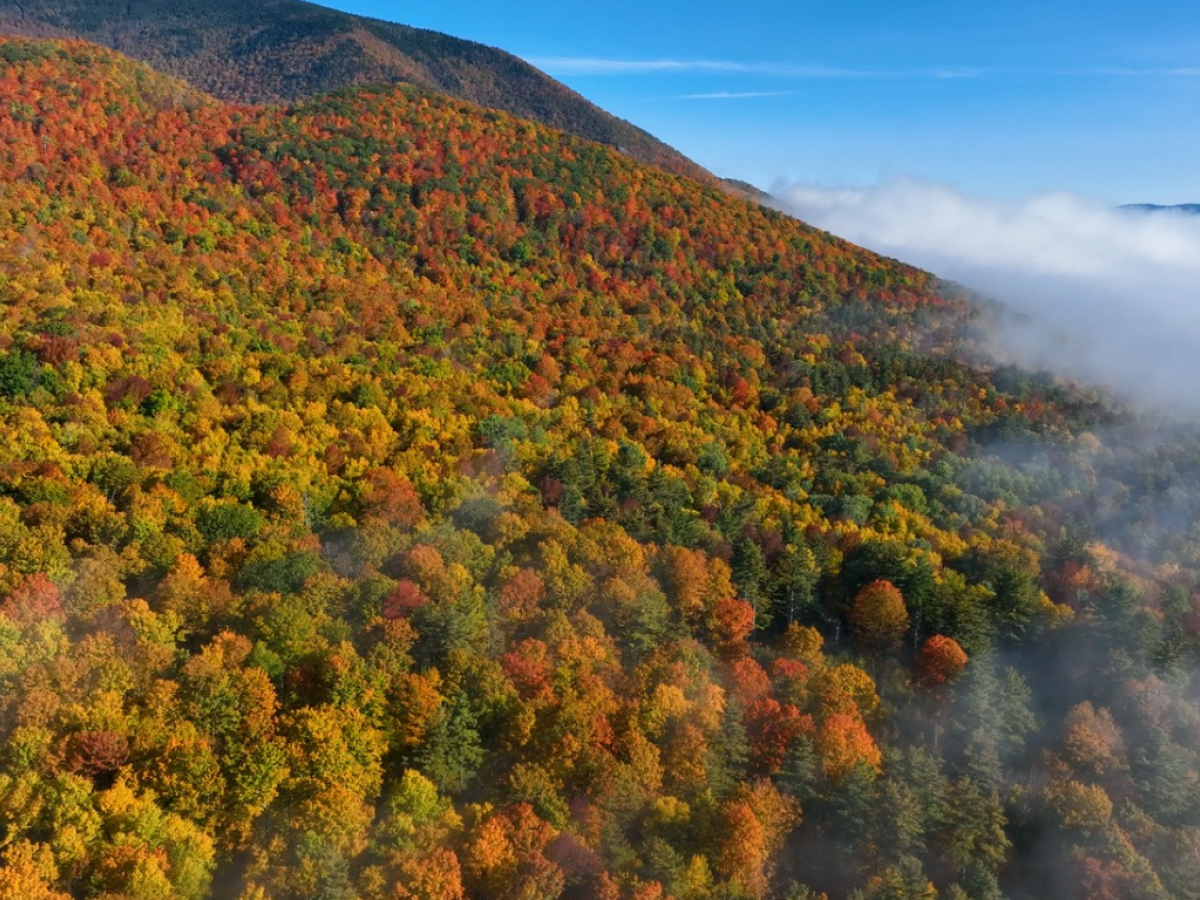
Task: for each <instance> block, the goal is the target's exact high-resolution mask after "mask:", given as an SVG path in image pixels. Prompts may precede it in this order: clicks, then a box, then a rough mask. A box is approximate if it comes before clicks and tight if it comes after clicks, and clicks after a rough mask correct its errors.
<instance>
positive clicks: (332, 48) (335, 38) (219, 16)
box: [0, 0, 720, 187]
mask: <svg viewBox="0 0 1200 900" xmlns="http://www.w3.org/2000/svg"><path fill="white" fill-rule="evenodd" d="M0 33H9V34H15V35H21V36H26V37H59V38H61V37H76V38H82V39H84V40H87V41H91V42H93V43H97V44H102V45H104V46H107V47H110V48H112V49H115V50H119V51H121V52H122V53H124V54H126V55H128V56H131V57H134V58H136V59H140V60H143V61H145V62H148V63H150V64H151V65H152V66H154V67H155V68H156V69H158V70H160V71H163V72H166V73H168V74H170V75H174V76H176V77H178V78H182V79H183V80H185V81H187V82H189V83H190V84H193V85H195V86H196V87H198V88H200V89H201V90H204V91H207V92H208V93H210V94H212V95H213V96H215V97H217V98H219V99H222V100H231V101H236V102H241V103H275V102H286V101H293V100H298V99H302V98H304V97H309V96H312V95H314V94H319V93H324V92H327V91H331V90H335V89H337V88H340V87H345V86H347V85H353V84H364V83H370V82H381V83H398V82H405V83H410V84H414V85H416V86H418V87H422V88H426V89H428V90H435V91H440V92H443V93H446V94H450V95H451V96H454V97H457V98H459V99H462V100H466V101H468V102H470V103H474V104H476V105H478V106H486V107H491V108H493V109H499V110H503V111H504V112H509V113H513V114H514V115H517V116H520V117H522V118H526V119H533V120H535V121H538V122H541V123H542V124H545V125H549V126H551V127H552V128H557V129H559V130H562V131H567V132H570V133H572V134H575V135H578V136H579V137H583V138H586V139H587V140H592V141H596V142H597V143H601V144H607V145H608V146H611V147H618V148H620V149H621V150H622V152H624V153H626V154H627V155H629V156H632V157H633V158H635V159H638V160H640V161H642V162H648V163H650V164H652V165H655V166H658V167H659V168H662V169H664V170H666V171H668V172H671V173H673V174H676V175H685V176H687V177H689V178H692V179H694V180H696V181H699V182H701V183H702V184H705V185H707V186H710V187H719V186H720V182H719V180H718V179H717V178H716V177H715V176H713V175H712V174H711V173H709V172H707V171H706V170H704V169H703V168H701V167H700V166H699V165H697V164H696V163H694V162H692V161H691V160H689V159H687V158H686V157H685V156H683V155H682V154H681V153H679V152H678V151H676V150H674V149H672V148H671V147H668V146H667V145H666V144H664V143H662V142H661V141H659V140H657V139H656V138H654V137H653V136H651V135H650V134H648V133H647V132H645V131H643V130H642V129H640V128H638V127H636V126H635V125H632V124H630V123H629V122H626V121H624V120H622V119H619V118H617V117H616V116H613V115H611V114H610V113H607V112H605V111H604V110H602V109H600V108H599V107H597V106H596V105H594V104H593V103H591V102H589V101H588V100H586V99H585V98H584V97H582V96H580V95H579V94H578V93H576V92H575V91H573V90H571V89H570V88H568V87H567V86H566V85H564V84H562V83H560V82H558V81H555V80H554V79H553V78H551V77H550V76H548V75H546V74H545V73H544V72H541V71H540V70H538V69H536V68H535V67H534V66H532V65H530V64H529V63H527V62H525V61H524V60H522V59H520V58H518V57H516V56H513V55H512V54H510V53H507V52H505V51H503V50H499V49H496V48H494V47H488V46H485V45H483V44H479V43H475V42H473V41H467V40H462V39H460V38H455V37H451V36H450V35H446V34H441V33H439V32H435V31H427V30H424V29H420V28H413V27H410V26H407V25H399V24H395V23H391V22H384V21H381V20H378V19H370V18H365V17H362V16H355V15H351V14H349V13H343V12H339V11H337V10H333V9H328V8H326V7H323V6H318V5H316V4H313V3H306V2H302V0H263V2H256V3H245V2H242V0H195V2H190V3H187V4H178V3H175V2H170V0H119V2H118V0H87V2H82V0H20V2H17V0H0Z"/></svg>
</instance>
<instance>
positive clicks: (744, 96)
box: [678, 91, 795, 100]
mask: <svg viewBox="0 0 1200 900" xmlns="http://www.w3.org/2000/svg"><path fill="white" fill-rule="evenodd" d="M794 93H795V91H716V92H714V93H711V94H684V95H683V96H682V97H680V98H678V99H680V100H751V99H755V98H758V97H791V96H792V95H793V94H794Z"/></svg>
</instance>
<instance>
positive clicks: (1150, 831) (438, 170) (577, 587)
mask: <svg viewBox="0 0 1200 900" xmlns="http://www.w3.org/2000/svg"><path fill="white" fill-rule="evenodd" d="M996 315H997V312H996V310H995V309H994V307H992V306H991V305H989V304H987V303H982V302H980V301H979V300H978V299H977V298H975V297H974V296H972V295H971V294H969V293H968V292H967V291H966V290H965V289H962V288H959V287H957V286H955V285H951V284H947V283H944V282H941V281H939V280H938V279H937V278H936V277H934V276H933V275H930V274H927V273H925V272H922V271H919V270H917V269H914V268H910V267H908V266H905V265H903V264H901V263H898V262H896V261H893V260H889V259H884V258H881V257H878V256H875V255H873V254H871V253H869V252H868V251H865V250H862V249H860V248H857V247H855V246H853V245H850V244H848V243H845V242H843V241H840V240H839V239H837V238H834V237H832V236H830V235H828V234H825V233H823V232H820V231H818V230H816V229H813V228H810V227H808V226H806V225H804V224H803V223H801V222H799V221H797V220H795V219H792V218H789V217H787V216H785V215H782V214H780V213H777V212H774V211H771V210H769V209H767V208H765V207H763V206H760V205H758V204H756V203H753V202H747V201H745V200H742V199H739V198H736V197H732V196H729V195H727V194H726V193H723V192H721V191H720V190H718V189H716V188H714V187H712V186H709V185H706V184H701V183H698V182H696V181H693V180H690V179H689V178H688V177H686V176H684V175H679V174H671V173H668V172H665V171H662V170H659V169H657V168H654V167H652V166H650V165H649V164H646V163H642V162H639V161H636V160H634V159H632V158H631V157H629V156H626V155H624V154H622V153H620V152H617V151H616V150H614V149H611V148H608V147H605V146H602V145H600V144H594V143H589V142H588V141H585V140H582V139H580V138H576V137H572V136H569V135H566V134H564V133H562V132H558V131H554V130H551V129H549V128H547V127H545V126H543V125H538V124H533V123H531V122H529V121H525V120H522V119H518V118H514V117H512V116H510V115H508V114H505V113H501V112H497V111H492V110H485V109H483V108H479V107H475V106H471V105H469V104H467V103H465V102H462V101H459V100H454V99H450V98H449V97H446V96H443V95H440V94H435V93H430V92H426V91H424V90H422V89H419V88H416V87H411V86H388V87H370V86H367V87H353V88H346V89H342V90H337V91H334V92H333V93H328V94H324V95H321V96H318V97H314V98H311V99H307V100H300V101H297V102H295V103H293V104H292V105H269V106H256V105H244V104H237V103H232V102H223V101H218V100H216V99H213V98H212V97H210V96H209V95H206V94H203V93H201V92H199V91H198V90H196V89H194V88H192V87H189V86H187V85H186V84H184V83H183V82H180V81H176V80H173V79H171V78H169V77H167V76H164V75H160V74H158V73H156V72H155V71H153V70H152V69H150V68H149V67H147V66H146V65H144V64H142V63H136V62H132V61H130V60H129V59H127V58H125V57H122V56H120V55H118V54H115V53H113V52H111V51H108V50H103V49H100V48H98V47H95V46H92V45H89V44H84V43H80V42H53V41H42V42H31V41H26V40H20V39H0V436H2V438H3V439H2V440H0V598H2V599H0V900H66V898H105V900H204V898H218V900H220V898H230V900H555V898H563V900H593V898H595V900H667V898H675V900H766V898H780V900H818V898H827V900H908V898H912V900H918V898H919V900H936V898H942V900H999V898H1012V900H1032V898H1042V897H1056V898H1063V900H1084V898H1089V900H1109V898H1111V900H1135V898H1136V900H1140V898H1145V900H1197V898H1200V698H1198V694H1197V688H1198V687H1200V680H1198V678H1197V661H1198V656H1200V431H1198V430H1197V428H1196V427H1195V426H1194V425H1188V424H1187V423H1177V422H1171V421H1169V420H1168V419H1167V418H1166V417H1165V416H1164V415H1162V414H1159V413H1153V412H1148V411H1142V410H1137V409H1134V408H1131V407H1129V406H1127V405H1125V404H1123V403H1122V402H1120V401H1118V400H1117V399H1114V398H1113V397H1111V396H1109V395H1107V394H1105V393H1103V392H1101V391H1099V390H1094V389H1091V388H1088V387H1086V386H1080V385H1075V384H1071V383H1067V382H1065V381H1063V380H1061V379H1058V378H1056V377H1054V376H1052V375H1049V374H1047V373H1044V372H1033V371H1026V370H1023V369H1020V368H1017V367H1014V366H1011V365H1003V364H1000V363H998V362H994V361H992V360H991V358H990V356H989V351H988V347H989V342H988V339H989V334H990V332H991V330H992V329H993V328H994V327H995V322H994V318H995V316H996Z"/></svg>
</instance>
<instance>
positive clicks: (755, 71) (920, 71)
mask: <svg viewBox="0 0 1200 900" xmlns="http://www.w3.org/2000/svg"><path fill="white" fill-rule="evenodd" d="M527 61H528V62H530V63H532V64H533V65H535V66H537V67H538V68H539V69H542V70H544V71H546V72H549V73H550V74H552V75H666V74H689V73H690V74H706V73H707V74H738V75H759V76H765V77H771V78H785V79H796V80H878V81H894V80H900V79H931V80H953V79H970V78H1005V77H1013V76H1017V77H1041V78H1197V77H1200V68H1196V67H1190V66H1176V67H1163V68H1141V69H1139V68H1125V67H1118V66H1111V67H1103V66H1098V67H1093V68H1084V69H1056V68H1044V69H1036V68H1034V69H1030V68H1020V69H1006V68H978V67H974V66H940V67H939V66H935V67H930V68H914V69H869V68H854V67H846V66H829V65H825V64H823V63H779V62H761V61H739V60H731V59H670V58H667V59H606V58H603V57H594V56H541V57H537V56H535V57H529V58H528V60H527ZM704 99H708V98H704Z"/></svg>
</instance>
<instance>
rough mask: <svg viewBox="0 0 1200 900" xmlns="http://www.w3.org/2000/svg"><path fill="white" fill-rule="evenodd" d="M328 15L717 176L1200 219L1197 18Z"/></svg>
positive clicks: (973, 8) (965, 3)
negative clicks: (1090, 204) (450, 37)
mask: <svg viewBox="0 0 1200 900" xmlns="http://www.w3.org/2000/svg"><path fill="white" fill-rule="evenodd" d="M326 3H327V5H330V6H335V7H337V8H339V9H344V10H347V11H349V12H355V13H360V14H363V15H371V16H375V17H378V18H382V19H388V20H391V21H397V22H403V23H405V24H410V25H417V26H421V27H425V28H432V29H436V30H438V31H445V32H448V33H450V34H454V35H457V36H459V37H466V38H471V39H473V40H478V41H482V42H484V43H488V44H492V45H495V46H498V47H502V48H504V49H506V50H509V51H511V52H513V53H516V54H517V55H519V56H522V57H524V58H526V59H528V60H530V61H531V62H534V63H535V64H536V65H538V66H540V67H541V68H543V69H545V70H546V71H547V72H549V73H550V74H551V75H554V76H555V77H556V78H558V79H560V80H561V81H564V82H566V83H567V84H569V85H571V86H572V87H573V88H575V89H576V90H578V91H579V92H580V93H582V94H584V95H585V96H587V97H588V98H589V99H591V100H592V101H594V102H596V103H598V104H599V105H600V106H603V107H604V108H606V109H608V110H610V111H611V112H613V113H615V114H617V115H619V116H621V117H623V118H626V119H629V120H630V121H632V122H634V123H636V124H638V125H640V126H642V127H643V128H645V129H646V130H648V131H650V132H651V133H653V134H655V135H656V136H658V137H660V138H662V139H663V140H665V141H667V142H668V143H670V144H672V145H673V146H675V147H677V148H678V149H679V150H681V151H683V152H684V153H685V154H687V155H688V156H690V157H692V158H693V159H695V160H696V161H698V162H700V163H701V164H702V165H704V166H706V167H708V168H709V169H711V170H712V171H714V172H716V173H718V174H720V175H725V176H730V177H737V178H744V179H746V180H748V181H751V182H754V183H755V184H758V185H760V186H762V187H767V188H771V187H772V186H774V185H776V184H778V182H779V181H780V180H784V181H788V182H800V183H807V184H816V185H822V186H854V185H865V184H874V183H876V182H878V181H880V180H881V179H883V180H886V179H888V178H893V177H896V176H916V177H919V178H927V179H935V180H937V181H940V182H944V183H947V184H949V185H953V186H954V187H956V188H958V189H959V190H962V191H965V192H972V193H978V194H983V195H987V196H992V197H1009V198H1013V197H1020V196H1023V195H1026V194H1029V193H1034V192H1041V191H1050V190H1069V191H1074V192H1077V193H1081V194H1085V195H1088V196H1091V197H1095V198H1097V199H1099V200H1101V201H1104V202H1111V203H1121V202H1133V201H1146V202H1157V203H1178V202H1189V201H1190V202H1195V201H1200V4H1198V3H1195V2H1194V0H1193V2H1184V0H1141V2H1139V3H1136V4H1135V3H1133V2H1130V0H1091V2H1079V0H1069V2H1063V0H1042V2H1033V0H1006V2H1004V3H975V2H971V0H941V2H930V0H912V2H909V3H896V2H894V0H888V2H882V0H824V2H821V3H802V2H795V0H792V2H783V0H745V2H742V3H739V4H734V3H731V2H728V0H723V2H717V0H693V2H689V3H664V2H658V3H654V2H646V0H641V2H633V0H609V2H605V3H597V4H587V5H584V4H578V5H576V6H575V8H574V9H571V10H570V11H566V12H564V7H565V4H563V3H561V2H549V0H531V2H524V3H516V4H513V3H496V2H494V0H491V2H482V0H460V2H453V0H449V2H441V3H424V4H402V3H397V2H387V0H332V2H329V0H326Z"/></svg>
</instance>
